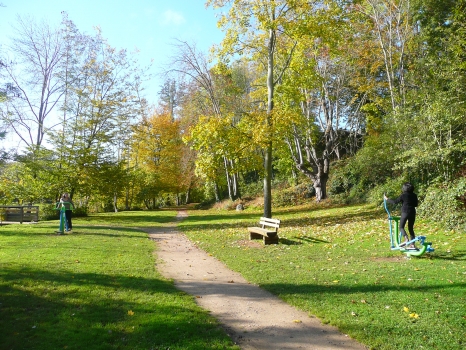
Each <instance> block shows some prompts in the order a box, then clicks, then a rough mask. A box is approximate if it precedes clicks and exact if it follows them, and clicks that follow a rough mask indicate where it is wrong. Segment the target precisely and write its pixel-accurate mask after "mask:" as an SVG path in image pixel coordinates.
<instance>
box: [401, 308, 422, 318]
mask: <svg viewBox="0 0 466 350" xmlns="http://www.w3.org/2000/svg"><path fill="white" fill-rule="evenodd" d="M403 311H404V312H406V313H407V314H408V316H409V318H412V319H413V321H415V320H417V319H418V318H419V317H420V316H419V315H418V314H417V313H415V312H410V310H409V308H408V307H407V306H404V307H403Z"/></svg>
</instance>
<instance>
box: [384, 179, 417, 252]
mask: <svg viewBox="0 0 466 350" xmlns="http://www.w3.org/2000/svg"><path fill="white" fill-rule="evenodd" d="M402 191H403V193H402V194H401V195H400V196H399V197H398V198H397V199H389V198H387V196H386V195H385V194H384V195H383V198H384V199H385V200H386V201H387V202H388V203H391V204H398V203H402V206H401V217H400V232H401V234H402V235H403V237H404V238H405V241H404V242H403V243H401V244H400V246H405V245H406V243H407V242H408V235H407V234H406V231H405V225H406V223H408V231H409V235H410V238H411V240H413V239H414V238H416V236H415V234H414V222H415V221H416V207H417V205H418V199H417V195H416V193H414V186H413V185H412V184H410V183H409V182H406V183H404V184H403V187H402ZM408 248H410V249H416V246H415V245H414V243H411V244H410V245H409V246H408Z"/></svg>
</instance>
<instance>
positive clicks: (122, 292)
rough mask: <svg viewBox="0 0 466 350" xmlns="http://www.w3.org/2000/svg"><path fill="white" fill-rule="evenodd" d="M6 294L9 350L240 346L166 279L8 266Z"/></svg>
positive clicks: (1, 285) (1, 308)
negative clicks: (234, 343) (233, 342)
mask: <svg viewBox="0 0 466 350" xmlns="http://www.w3.org/2000/svg"><path fill="white" fill-rule="evenodd" d="M0 296H1V299H0V302H1V303H0V348H1V349H12V348H15V349H32V348H34V349H44V350H45V349H63V348H66V349H113V348H115V349H150V348H154V347H155V348H164V349H165V348H168V347H170V348H171V347H176V348H183V349H190V348H191V349H192V348H193V347H192V344H203V345H204V346H205V345H206V344H210V343H220V344H223V346H224V347H225V348H233V347H232V343H231V341H230V340H229V339H228V338H227V336H226V335H225V333H224V332H222V331H220V330H219V328H218V325H217V324H216V323H215V322H212V321H213V320H212V319H211V318H210V317H209V316H208V313H207V312H206V311H203V310H201V309H200V308H198V307H197V306H195V305H194V303H191V302H187V300H184V301H183V299H186V298H188V299H190V297H188V296H186V295H185V294H184V293H180V292H179V291H178V290H176V289H175V288H174V286H173V284H172V282H169V281H164V280H161V279H156V278H154V279H149V278H140V277H128V276H121V275H120V276H113V275H103V274H92V273H69V272H51V271H45V270H36V269H30V268H3V269H2V270H1V271H0ZM199 346H200V347H199V348H202V345H199ZM207 347H208V346H207ZM194 348H195V347H194ZM222 348H223V347H222Z"/></svg>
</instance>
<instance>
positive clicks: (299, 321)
mask: <svg viewBox="0 0 466 350" xmlns="http://www.w3.org/2000/svg"><path fill="white" fill-rule="evenodd" d="M293 322H294V323H302V322H303V321H301V320H293Z"/></svg>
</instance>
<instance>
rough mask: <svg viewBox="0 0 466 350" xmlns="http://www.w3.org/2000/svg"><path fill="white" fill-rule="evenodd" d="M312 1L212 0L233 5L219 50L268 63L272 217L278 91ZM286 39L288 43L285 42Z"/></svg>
mask: <svg viewBox="0 0 466 350" xmlns="http://www.w3.org/2000/svg"><path fill="white" fill-rule="evenodd" d="M308 3H309V2H308V1H286V0H252V1H246V0H245V1H233V0H209V1H207V5H208V6H209V5H210V6H213V7H225V6H229V10H228V13H227V14H224V15H222V17H221V19H220V20H219V26H220V27H221V28H222V29H223V30H225V39H224V40H223V42H222V44H221V46H220V47H219V48H218V50H217V52H218V55H219V57H220V59H222V60H224V61H225V62H226V63H228V61H229V57H232V56H233V55H246V56H247V57H248V58H251V59H253V60H256V61H257V62H259V64H260V65H262V67H264V70H265V72H266V73H265V74H264V77H265V79H264V80H263V83H264V85H263V86H265V87H266V92H264V93H263V95H262V96H263V98H262V101H263V106H264V107H265V108H264V119H263V124H264V125H265V126H266V129H267V130H268V131H267V133H268V134H269V137H268V138H267V143H266V145H265V147H264V150H263V153H264V172H263V174H264V216H265V217H268V218H271V217H272V183H271V180H272V144H273V143H272V132H271V130H272V128H273V117H272V115H273V110H274V94H275V89H276V87H277V85H279V84H280V82H281V79H282V76H283V74H284V72H285V71H286V69H287V68H288V66H289V63H290V60H291V58H292V56H293V52H294V47H295V44H296V38H294V36H293V33H294V28H293V27H294V25H295V24H296V20H297V19H298V18H299V17H300V16H301V15H302V14H304V13H306V11H307V10H308V8H309V7H308ZM284 43H287V45H285V44H284Z"/></svg>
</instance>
